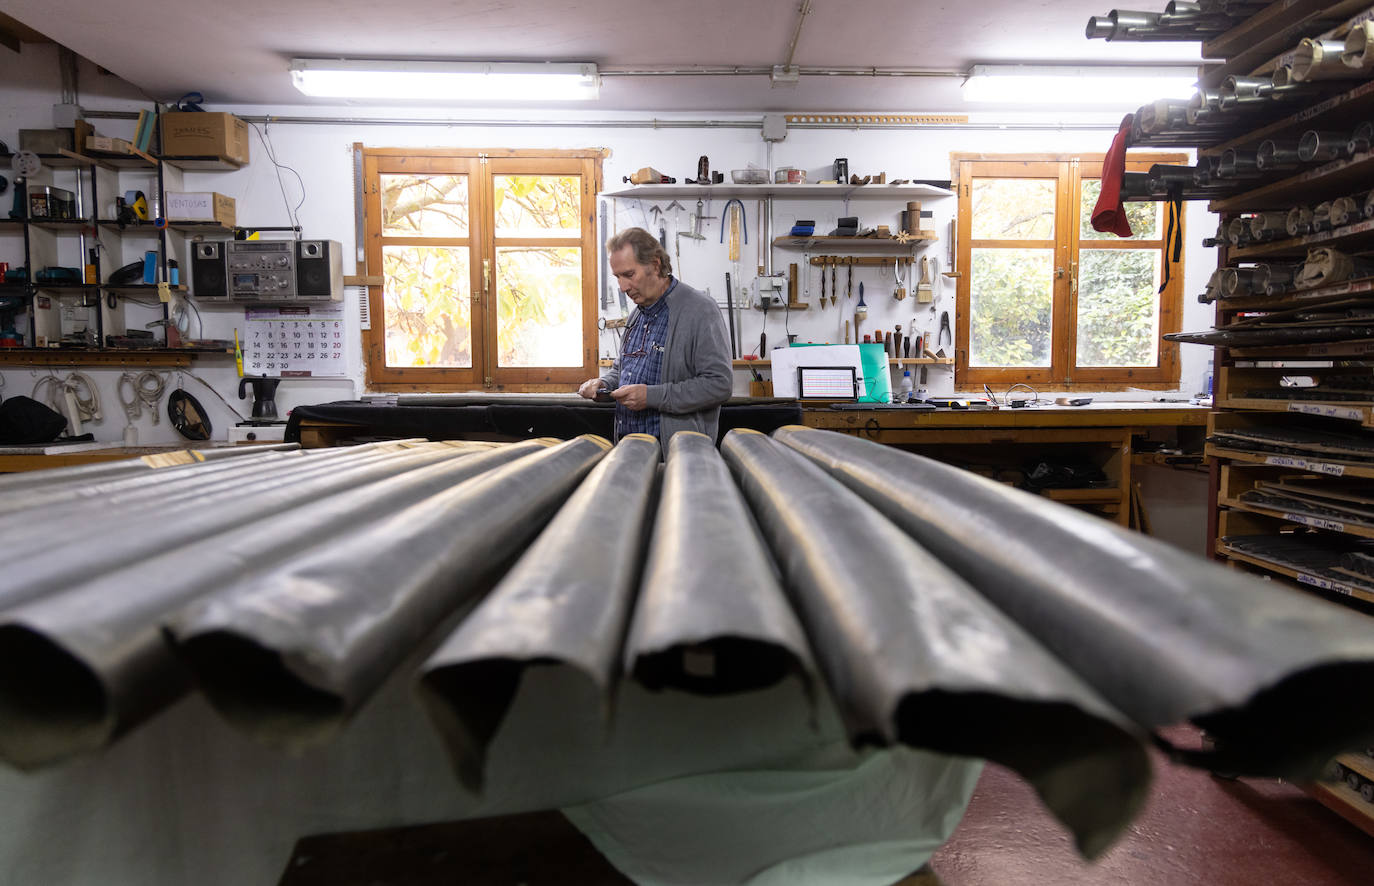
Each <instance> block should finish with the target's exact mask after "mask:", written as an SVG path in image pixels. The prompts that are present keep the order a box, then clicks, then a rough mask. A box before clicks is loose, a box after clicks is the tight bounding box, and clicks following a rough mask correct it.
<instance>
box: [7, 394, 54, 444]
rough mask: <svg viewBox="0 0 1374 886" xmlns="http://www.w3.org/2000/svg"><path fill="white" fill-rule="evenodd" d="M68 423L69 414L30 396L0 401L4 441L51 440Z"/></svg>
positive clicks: (37, 441) (13, 442) (49, 441)
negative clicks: (53, 408)
mask: <svg viewBox="0 0 1374 886" xmlns="http://www.w3.org/2000/svg"><path fill="white" fill-rule="evenodd" d="M66 427H67V417H66V416H64V415H63V414H62V413H60V412H54V411H53V410H51V409H49V408H48V407H47V406H44V405H43V404H42V403H39V402H38V401H37V400H34V399H32V398H30V397H22V396H21V397H10V398H9V399H8V400H6V401H5V402H3V403H0V443H9V444H15V443H51V442H52V441H53V440H56V439H57V435H58V434H60V433H62V431H63V429H64V428H66Z"/></svg>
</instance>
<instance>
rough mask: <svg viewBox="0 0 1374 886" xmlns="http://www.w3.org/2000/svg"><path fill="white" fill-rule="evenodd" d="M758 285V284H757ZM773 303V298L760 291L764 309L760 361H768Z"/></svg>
mask: <svg viewBox="0 0 1374 886" xmlns="http://www.w3.org/2000/svg"><path fill="white" fill-rule="evenodd" d="M756 285H757V284H756ZM772 301H773V299H772V297H771V296H766V295H764V294H763V291H762V290H760V291H759V306H760V307H762V308H763V326H761V327H759V359H760V360H767V359H768V305H769V304H771V303H772Z"/></svg>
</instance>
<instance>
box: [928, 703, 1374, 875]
mask: <svg viewBox="0 0 1374 886" xmlns="http://www.w3.org/2000/svg"><path fill="white" fill-rule="evenodd" d="M1179 732H1183V733H1185V734H1186V733H1187V732H1188V730H1175V731H1174V732H1172V733H1171V734H1170V737H1171V738H1174V739H1175V740H1179V741H1182V740H1183V739H1180V738H1179V737H1178V733H1179ZM1185 737H1186V735H1185ZM1154 761H1155V784H1154V788H1153V791H1152V793H1151V796H1150V799H1149V800H1148V801H1147V803H1146V807H1145V809H1144V811H1143V812H1142V813H1141V814H1140V816H1139V817H1138V818H1137V819H1136V821H1135V823H1134V824H1133V825H1132V826H1131V827H1130V829H1129V831H1128V832H1127V834H1126V835H1124V836H1123V837H1122V838H1121V839H1120V840H1119V841H1118V842H1117V843H1116V845H1114V846H1113V847H1112V848H1111V849H1110V850H1109V851H1108V852H1107V853H1106V854H1105V855H1103V856H1102V858H1100V859H1098V860H1097V861H1096V862H1092V863H1089V862H1084V861H1082V860H1081V859H1080V858H1079V857H1078V856H1077V854H1076V853H1075V852H1074V850H1073V847H1072V845H1071V843H1070V841H1069V838H1068V837H1067V836H1066V834H1065V832H1064V831H1063V830H1062V829H1061V828H1060V827H1059V826H1058V825H1057V824H1056V823H1055V822H1054V820H1053V819H1052V818H1051V817H1050V816H1049V814H1048V813H1046V812H1045V811H1044V809H1043V808H1042V807H1041V806H1040V803H1039V800H1038V799H1037V798H1036V797H1035V794H1034V793H1033V792H1032V791H1031V789H1030V788H1029V787H1028V786H1027V785H1026V784H1025V783H1024V782H1022V781H1021V780H1020V779H1019V778H1017V777H1016V776H1015V775H1013V774H1011V773H1009V772H1008V771H1007V770H1005V769H1001V768H1000V767H996V766H992V765H989V766H988V767H987V768H986V769H985V770H984V773H983V777H982V779H981V780H980V781H979V783H978V787H977V789H976V790H975V792H974V795H973V801H972V803H971V804H970V805H969V809H968V812H967V814H966V815H965V816H964V820H963V821H962V822H961V823H960V825H959V828H958V830H956V831H955V832H954V836H953V837H951V838H950V840H949V842H947V843H946V844H945V845H944V846H943V847H941V848H940V851H939V852H937V853H936V854H935V857H934V859H932V861H931V867H932V868H933V870H934V877H933V878H930V886H935V884H937V883H938V884H941V886H1023V884H1024V886H1032V884H1033V886H1142V884H1148V886H1260V884H1264V886H1289V884H1293V886H1299V884H1300V886H1348V884H1367V883H1374V837H1372V836H1370V835H1368V834H1366V833H1365V832H1363V831H1361V830H1359V829H1358V828H1356V827H1355V826H1354V825H1351V824H1349V823H1347V822H1346V821H1345V820H1344V819H1342V818H1340V817H1339V816H1338V815H1337V814H1336V813H1334V812H1332V811H1331V810H1329V809H1327V808H1326V807H1324V806H1322V805H1321V804H1319V803H1318V802H1317V801H1316V800H1314V799H1312V798H1311V797H1309V796H1308V795H1307V794H1305V793H1304V792H1303V791H1301V790H1300V789H1298V788H1297V787H1295V786H1293V785H1291V784H1287V783H1284V782H1279V781H1269V780H1261V779H1239V780H1235V781H1228V780H1224V779H1218V778H1214V777H1212V776H1211V775H1209V774H1208V773H1206V772H1201V771H1198V770H1196V769H1190V768H1187V767H1183V766H1175V765H1171V764H1168V763H1166V762H1164V760H1163V758H1162V757H1160V756H1159V755H1157V754H1156V755H1154ZM922 886H925V884H924V883H923V884H922Z"/></svg>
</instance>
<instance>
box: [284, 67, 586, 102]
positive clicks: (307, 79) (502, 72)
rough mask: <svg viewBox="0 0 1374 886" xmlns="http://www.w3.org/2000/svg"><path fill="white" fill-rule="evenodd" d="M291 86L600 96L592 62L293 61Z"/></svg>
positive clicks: (426, 94) (517, 97)
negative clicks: (292, 84)
mask: <svg viewBox="0 0 1374 886" xmlns="http://www.w3.org/2000/svg"><path fill="white" fill-rule="evenodd" d="M291 82H292V83H294V84H295V86H296V88H297V89H299V90H300V91H301V92H303V93H305V94H306V95H313V96H320V97H323V98H376V99H386V98H390V99H420V100H428V101H451V102H469V101H536V100H545V101H547V100H554V101H576V100H586V99H594V98H596V97H597V96H598V95H599V94H600V91H601V78H600V77H599V76H598V75H597V71H596V65H594V64H591V63H581V62H578V63H572V64H565V63H554V62H547V63H545V62H432V61H378V60H370V59H325V58H293V59H292V60H291Z"/></svg>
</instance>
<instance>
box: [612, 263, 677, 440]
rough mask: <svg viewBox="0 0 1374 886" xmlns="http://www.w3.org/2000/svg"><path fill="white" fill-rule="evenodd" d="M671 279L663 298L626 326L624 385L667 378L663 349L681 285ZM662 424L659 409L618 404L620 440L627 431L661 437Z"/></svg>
mask: <svg viewBox="0 0 1374 886" xmlns="http://www.w3.org/2000/svg"><path fill="white" fill-rule="evenodd" d="M670 279H671V282H670V283H669V284H668V289H667V290H666V291H665V292H664V293H663V295H662V296H661V297H660V298H659V300H658V301H656V302H654V303H653V304H652V305H650V306H649V307H647V308H640V309H639V312H638V315H637V316H636V318H635V324H634V325H633V326H631V327H630V328H629V329H627V330H625V339H624V342H623V343H622V344H621V346H620V384H621V386H622V387H623V386H624V385H656V384H659V383H660V382H662V381H663V349H664V346H665V345H666V344H667V340H668V296H669V295H670V294H672V291H673V289H674V288H675V287H676V286H677V280H676V279H675V278H670ZM659 425H660V421H659V414H658V410H657V409H653V408H645V409H641V410H639V411H638V412H635V411H633V410H630V409H627V408H625V407H624V406H621V405H619V404H616V407H615V438H616V439H617V440H619V439H620V438H621V437H624V436H625V435H626V434H652V435H653V436H655V437H657V436H658V433H659Z"/></svg>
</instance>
